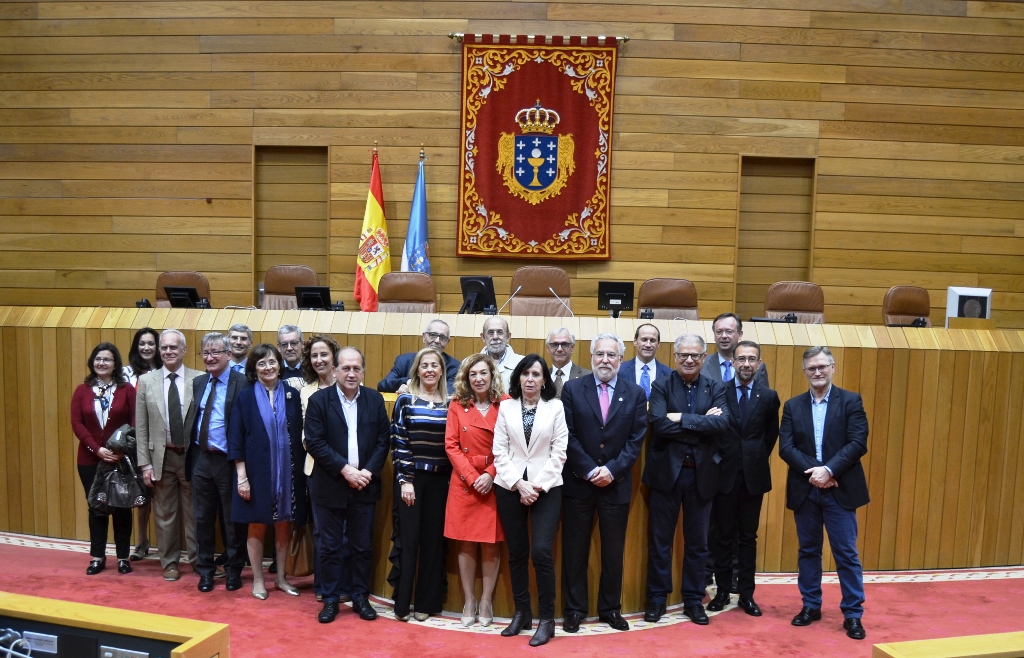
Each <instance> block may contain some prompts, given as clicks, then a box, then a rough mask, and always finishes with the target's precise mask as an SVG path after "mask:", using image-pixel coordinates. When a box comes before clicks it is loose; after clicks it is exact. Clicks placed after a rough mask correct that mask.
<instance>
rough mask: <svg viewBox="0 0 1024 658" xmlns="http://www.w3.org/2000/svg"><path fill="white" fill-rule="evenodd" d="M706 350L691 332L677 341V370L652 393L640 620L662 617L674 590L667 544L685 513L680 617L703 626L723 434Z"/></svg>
mask: <svg viewBox="0 0 1024 658" xmlns="http://www.w3.org/2000/svg"><path fill="white" fill-rule="evenodd" d="M706 355H707V345H706V344H705V342H704V339H703V338H702V337H700V336H698V335H696V334H683V335H682V336H679V337H678V338H676V341H675V345H674V346H673V357H674V358H675V362H676V371H675V372H674V373H672V374H671V375H669V376H668V377H666V378H664V379H658V381H656V382H655V383H654V386H653V387H652V389H651V399H650V407H649V409H648V418H649V419H650V424H651V438H652V441H653V443H652V445H651V448H650V450H649V452H648V454H647V465H646V467H645V468H644V476H643V483H644V484H646V485H647V486H648V487H650V488H651V498H650V518H649V524H650V526H649V537H648V544H647V604H646V606H645V608H644V620H645V621H647V622H656V621H658V620H659V619H661V617H662V615H664V614H665V602H666V600H667V599H668V595H669V593H670V592H671V591H672V542H673V540H674V539H675V530H676V522H677V520H678V519H679V507H680V505H682V508H683V542H684V551H683V587H682V594H683V614H684V615H686V616H687V617H689V618H690V619H691V620H692V621H693V622H695V623H697V624H700V625H702V626H703V625H706V624H708V623H709V620H708V616H707V614H706V613H705V612H704V606H703V605H701V601H703V599H704V594H705V589H706V588H705V580H704V561H705V560H706V559H707V554H708V544H707V542H708V521H709V519H710V517H711V501H712V500H713V499H714V496H715V494H716V493H717V492H718V462H719V461H721V457H720V456H719V454H718V443H719V440H720V439H721V437H722V436H723V435H724V434H725V433H726V432H727V431H728V430H729V416H728V411H726V396H725V386H724V385H723V384H722V383H721V382H717V381H714V380H713V379H711V378H710V377H708V376H706V375H703V374H701V367H702V366H703V365H704V358H705V356H706Z"/></svg>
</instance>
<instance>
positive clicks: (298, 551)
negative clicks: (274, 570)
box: [284, 523, 313, 577]
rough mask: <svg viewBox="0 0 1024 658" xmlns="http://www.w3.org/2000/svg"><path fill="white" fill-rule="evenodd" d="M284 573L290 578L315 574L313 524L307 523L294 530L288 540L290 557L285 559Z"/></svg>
mask: <svg viewBox="0 0 1024 658" xmlns="http://www.w3.org/2000/svg"><path fill="white" fill-rule="evenodd" d="M284 572H285V573H286V574H288V575H289V576H296V577H302V576H308V575H309V574H311V573H313V524H312V523H306V524H304V525H302V526H301V527H298V528H292V536H291V538H290V539H289V540H288V557H286V558H285V563H284Z"/></svg>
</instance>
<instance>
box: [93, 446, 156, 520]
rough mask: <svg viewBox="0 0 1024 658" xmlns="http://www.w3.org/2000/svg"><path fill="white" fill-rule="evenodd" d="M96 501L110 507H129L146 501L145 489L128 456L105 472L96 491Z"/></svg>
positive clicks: (140, 504) (139, 505) (137, 505)
mask: <svg viewBox="0 0 1024 658" xmlns="http://www.w3.org/2000/svg"><path fill="white" fill-rule="evenodd" d="M96 502H97V503H98V504H99V505H105V506H106V507H110V508H120V509H131V508H133V507H141V506H142V505H144V504H145V503H146V490H145V488H144V487H143V486H142V483H141V482H140V478H139V477H138V475H136V473H135V467H134V466H132V462H131V460H130V459H129V458H128V457H123V458H121V461H119V462H117V465H116V466H115V467H114V468H113V469H111V470H110V472H108V473H106V474H105V476H104V479H103V481H102V482H101V483H100V487H99V490H98V492H97V493H96Z"/></svg>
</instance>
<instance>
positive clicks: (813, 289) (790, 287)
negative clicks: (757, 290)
mask: <svg viewBox="0 0 1024 658" xmlns="http://www.w3.org/2000/svg"><path fill="white" fill-rule="evenodd" d="M790 313H793V314H795V315H796V321H797V322H798V323H800V324H823V323H824V322H825V293H824V292H822V290H821V286H819V285H818V284H816V283H810V282H808V281H779V282H778V283H773V284H772V287H771V288H769V289H768V296H767V297H766V298H765V300H764V315H765V317H766V318H784V317H786V316H787V315H789V314H790Z"/></svg>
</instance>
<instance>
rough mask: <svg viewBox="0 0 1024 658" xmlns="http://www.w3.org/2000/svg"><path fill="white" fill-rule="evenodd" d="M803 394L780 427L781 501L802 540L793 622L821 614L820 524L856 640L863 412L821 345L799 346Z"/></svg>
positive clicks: (860, 596)
mask: <svg viewBox="0 0 1024 658" xmlns="http://www.w3.org/2000/svg"><path fill="white" fill-rule="evenodd" d="M803 364H804V374H805V375H806V376H807V380H808V381H809V382H810V384H811V390H810V391H809V392H807V393H803V394H801V395H798V396H796V397H795V398H793V399H791V400H788V401H787V402H786V406H785V407H784V408H783V410H782V425H781V426H780V427H779V456H781V457H782V459H783V460H784V461H785V462H786V463H787V464H789V475H788V477H787V479H786V506H787V507H788V508H789V509H791V510H793V516H794V518H795V519H796V534H797V538H798V540H799V541H800V554H799V558H798V560H797V566H798V569H799V577H798V579H797V584H798V585H799V587H800V595H801V597H802V598H803V608H802V609H801V610H800V612H799V614H797V616H796V617H794V618H793V625H794V626H807V625H808V624H810V623H811V622H813V621H817V620H819V619H821V548H822V543H823V541H824V537H823V533H822V525H824V528H825V530H826V531H828V541H829V544H830V545H831V546H832V556H833V557H834V558H835V562H836V571H837V572H838V574H839V587H840V589H841V590H842V593H843V600H842V602H841V603H840V604H839V608H840V610H842V611H843V619H844V621H843V627H844V628H845V629H846V634H847V635H848V636H850V637H851V638H853V639H855V640H863V639H864V637H865V636H866V633H865V631H864V626H863V625H862V624H861V616H862V615H863V614H864V576H863V572H862V571H861V566H860V556H859V555H858V554H857V508H858V507H860V506H862V505H867V504H868V501H869V496H868V483H867V480H866V479H865V477H864V468H863V466H861V463H860V458H861V457H862V456H864V454H866V453H867V451H868V417H867V414H865V413H864V403H863V402H862V401H861V398H860V396H859V395H857V394H856V393H853V392H851V391H846V390H843V389H841V388H839V387H838V386H833V385H832V376H833V374H834V373H835V360H834V359H833V358H832V352H830V351H829V349H828V348H827V347H822V346H816V347H811V348H809V349H808V350H807V351H806V352H804V359H803Z"/></svg>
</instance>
